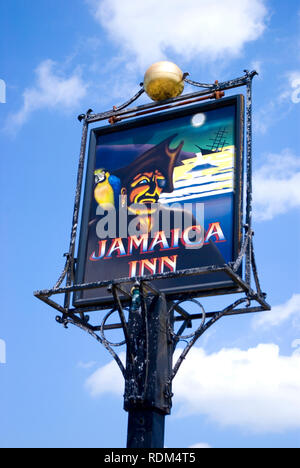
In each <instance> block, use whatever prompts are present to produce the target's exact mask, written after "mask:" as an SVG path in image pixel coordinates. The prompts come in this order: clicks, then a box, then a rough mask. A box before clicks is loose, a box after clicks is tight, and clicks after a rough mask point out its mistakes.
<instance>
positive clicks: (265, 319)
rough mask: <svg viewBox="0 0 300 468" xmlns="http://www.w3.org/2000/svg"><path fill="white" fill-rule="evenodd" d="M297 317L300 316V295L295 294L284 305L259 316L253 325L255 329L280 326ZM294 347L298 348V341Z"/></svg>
mask: <svg viewBox="0 0 300 468" xmlns="http://www.w3.org/2000/svg"><path fill="white" fill-rule="evenodd" d="M295 315H298V316H299V315H300V294H293V296H292V297H291V298H290V299H289V300H288V301H286V302H285V303H284V304H280V305H277V306H274V307H272V310H270V311H267V312H264V313H263V314H260V315H257V316H256V317H255V319H254V320H253V324H254V327H255V328H261V327H270V326H271V327H273V326H278V325H280V324H281V323H283V322H285V321H286V320H289V319H291V318H292V317H294V316H295ZM294 345H295V346H294V347H297V341H295V342H294Z"/></svg>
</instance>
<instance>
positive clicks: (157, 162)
mask: <svg viewBox="0 0 300 468" xmlns="http://www.w3.org/2000/svg"><path fill="white" fill-rule="evenodd" d="M242 138H243V97H242V96H234V97H230V98H225V99H222V100H220V101H215V102H213V103H209V104H207V103H206V104H200V105H199V104H197V105H194V106H191V107H187V108H184V109H181V110H176V111H171V112H167V113H166V112H165V113H162V114H157V115H156V116H151V117H146V118H143V119H138V120H135V121H130V122H129V123H119V124H114V125H113V126H109V127H108V126H107V127H101V128H98V129H95V130H93V131H92V132H91V141H90V150H89V159H88V167H87V178H86V187H85V199H84V209H83V215H82V226H81V235H80V245H79V253H78V267H77V272H76V275H77V278H76V282H77V283H78V284H80V283H81V284H82V283H92V282H97V281H104V280H112V279H120V278H133V279H134V278H136V277H143V276H148V275H152V276H153V275H157V274H159V275H161V274H163V273H174V272H180V271H183V270H187V269H191V268H198V267H206V266H211V265H218V266H220V265H224V264H226V263H229V262H232V261H234V260H235V258H236V256H237V254H238V249H239V245H240V237H241V219H240V217H241V199H242V195H241V194H242V152H243V151H242V146H243V145H242ZM153 284H154V285H156V286H157V287H159V288H160V289H161V290H162V291H164V292H165V293H166V294H167V295H169V296H170V297H171V296H172V297H176V296H178V295H179V294H182V293H185V292H188V291H193V292H195V293H197V291H199V293H200V292H201V294H203V293H205V292H208V291H212V290H217V289H222V290H224V288H225V289H226V288H229V289H230V288H233V284H232V282H231V280H230V279H229V278H228V277H227V276H226V275H225V274H224V273H216V274H214V275H209V274H204V275H201V276H184V277H177V278H167V279H165V278H164V279H159V280H155V279H154V282H153ZM131 287H132V285H131ZM106 299H107V295H106V293H105V291H103V290H101V289H99V290H87V291H84V292H81V293H80V294H79V293H78V294H77V295H76V299H75V305H76V304H82V303H95V304H97V303H101V302H105V300H106Z"/></svg>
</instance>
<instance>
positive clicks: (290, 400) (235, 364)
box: [174, 344, 300, 432]
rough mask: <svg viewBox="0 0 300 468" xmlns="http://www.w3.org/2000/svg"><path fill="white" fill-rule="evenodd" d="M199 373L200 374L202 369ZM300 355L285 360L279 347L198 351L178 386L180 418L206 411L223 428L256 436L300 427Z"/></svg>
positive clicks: (198, 349)
mask: <svg viewBox="0 0 300 468" xmlns="http://www.w3.org/2000/svg"><path fill="white" fill-rule="evenodd" d="M197 369H198V371H197ZM299 371H300V355H299V353H294V354H292V355H291V356H288V357H286V356H280V353H279V348H278V346H276V345H274V344H260V345H258V346H257V347H256V348H250V349H248V350H245V351H244V350H241V349H222V350H221V351H219V352H217V353H214V354H210V355H207V354H206V353H205V351H204V350H203V349H201V348H194V349H192V351H191V355H190V356H189V357H188V359H187V361H186V362H185V364H184V365H183V366H182V368H181V370H180V372H179V373H178V376H177V377H176V380H175V382H174V394H175V401H176V402H177V404H178V405H179V407H180V410H179V413H180V415H184V414H187V413H188V414H195V413H200V414H204V415H207V416H208V417H209V419H211V420H213V421H215V422H217V423H219V424H220V425H222V426H238V427H241V428H244V429H248V430H251V431H253V432H280V431H284V430H289V429H296V428H299V427H300V399H299V391H300V377H299V375H300V374H299Z"/></svg>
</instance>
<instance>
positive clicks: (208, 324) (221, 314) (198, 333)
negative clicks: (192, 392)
mask: <svg viewBox="0 0 300 468" xmlns="http://www.w3.org/2000/svg"><path fill="white" fill-rule="evenodd" d="M243 302H249V299H248V298H242V299H238V300H237V301H235V302H234V303H233V304H231V305H230V306H228V307H226V308H225V309H224V310H222V311H221V312H219V313H217V314H215V315H214V316H213V318H212V319H210V320H209V321H208V322H206V324H204V325H203V324H201V325H200V327H199V328H198V330H197V331H196V332H195V335H194V337H193V338H192V339H191V340H190V341H189V343H188V344H187V345H186V347H185V349H184V350H183V352H182V353H181V355H180V357H179V359H178V361H177V362H176V364H175V366H174V369H173V372H172V378H171V380H173V379H174V377H175V376H176V374H177V372H178V370H179V368H180V366H181V364H182V363H183V361H184V359H185V358H186V356H187V354H188V353H189V351H190V350H191V348H192V347H193V346H194V344H195V343H196V341H197V340H198V339H199V338H200V336H202V335H203V333H204V332H205V331H206V330H208V328H210V327H211V326H212V325H213V324H214V323H216V322H217V320H219V319H220V318H222V317H224V315H226V314H227V313H229V312H231V311H232V310H233V309H235V308H236V307H238V306H239V305H240V304H242V303H243Z"/></svg>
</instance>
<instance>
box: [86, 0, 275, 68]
mask: <svg viewBox="0 0 300 468" xmlns="http://www.w3.org/2000/svg"><path fill="white" fill-rule="evenodd" d="M87 1H88V3H89V4H90V5H91V6H92V12H93V14H94V16H95V18H96V20H97V21H98V22H99V23H100V24H101V26H102V27H103V28H104V29H106V30H107V31H108V33H109V35H110V37H111V38H112V40H114V41H115V42H116V43H117V44H118V45H119V46H120V47H121V48H122V50H123V51H125V52H126V53H128V52H130V53H132V54H133V55H134V56H135V57H136V59H137V62H138V64H139V65H140V66H141V67H143V68H144V67H145V66H147V65H150V64H151V63H152V62H153V61H157V60H161V59H165V58H166V57H167V52H168V50H171V51H172V52H173V53H175V54H177V55H178V56H179V57H180V58H181V59H182V60H184V61H186V60H190V59H191V58H196V57H197V59H199V58H201V59H203V60H206V61H215V60H216V59H225V58H226V61H228V60H229V59H230V58H232V57H236V56H238V55H239V54H240V53H241V52H242V50H243V48H244V46H245V44H246V43H247V42H249V41H253V40H256V39H258V38H259V37H260V36H261V35H262V33H263V31H264V29H265V26H266V17H267V8H266V6H265V3H266V2H265V0H240V1H239V2H236V0H223V1H222V2H220V1H219V0H210V1H209V2H207V1H206V0H187V1H186V2H185V3H183V2H182V1H181V0H164V1H161V0H147V1H146V2H136V1H135V0H127V1H126V2H124V1H123V0H87Z"/></svg>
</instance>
